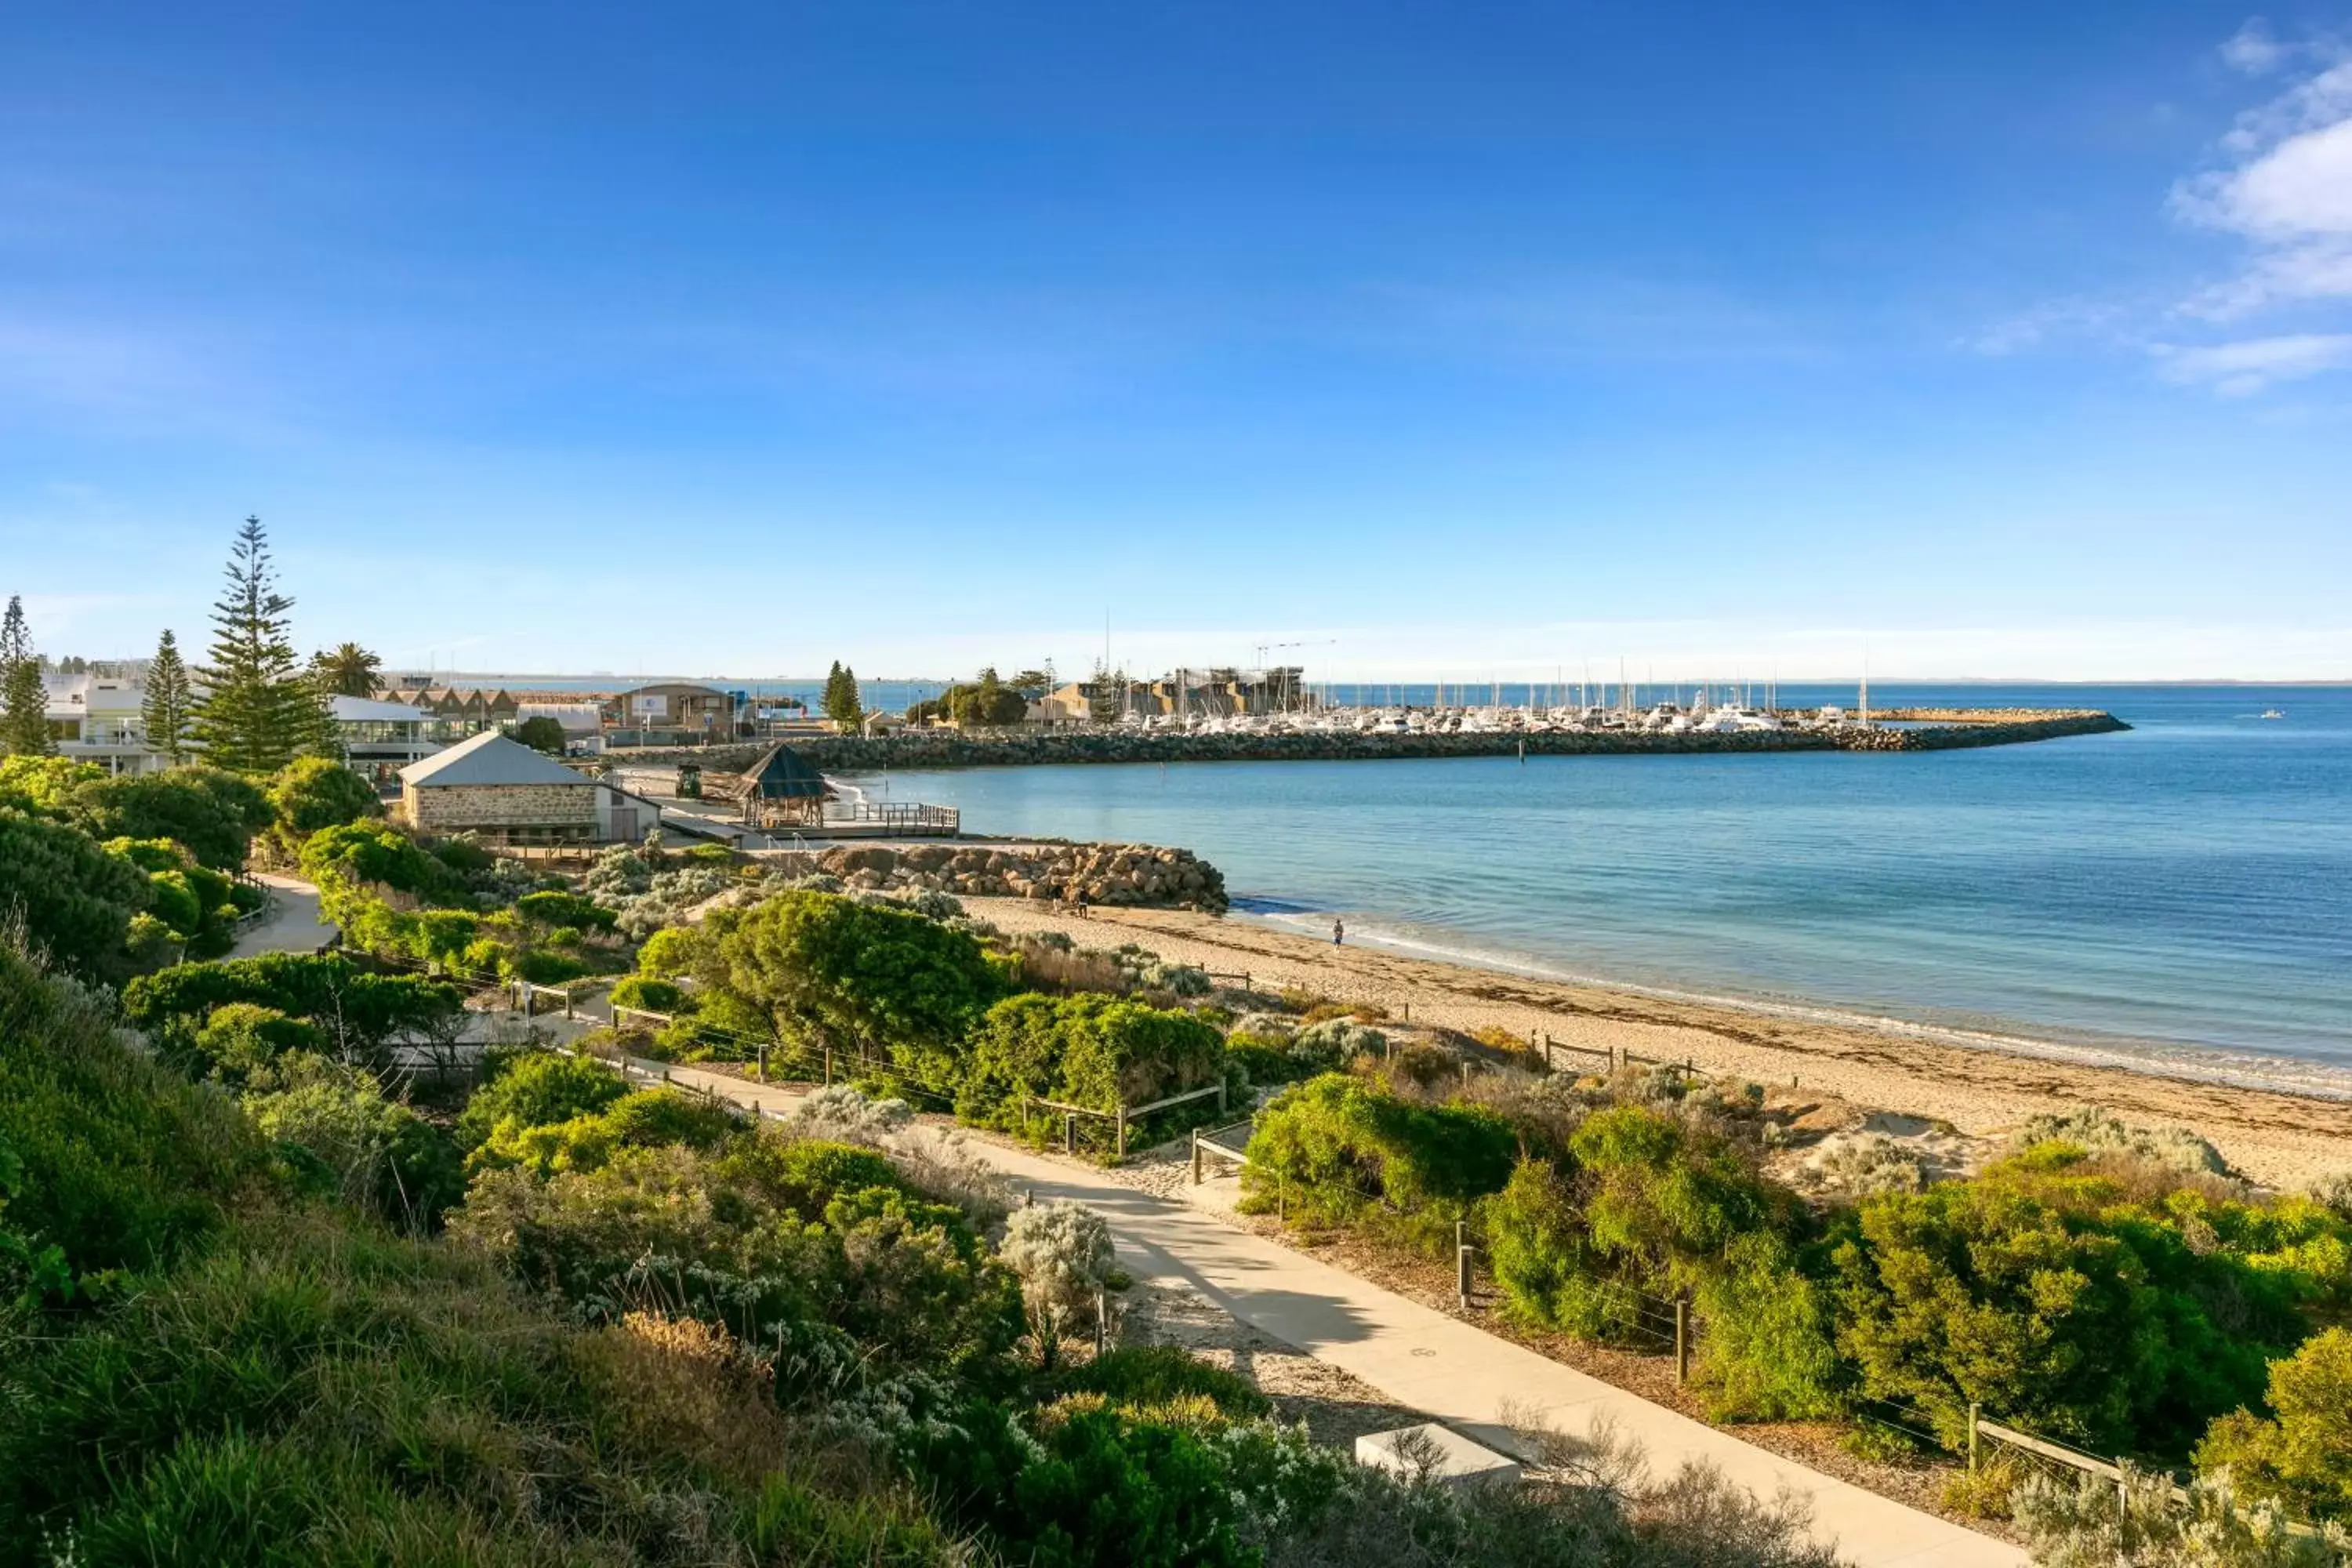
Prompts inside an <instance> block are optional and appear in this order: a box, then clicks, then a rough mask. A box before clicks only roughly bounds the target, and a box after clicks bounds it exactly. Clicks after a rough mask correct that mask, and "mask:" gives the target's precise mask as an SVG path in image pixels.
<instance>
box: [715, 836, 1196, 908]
mask: <svg viewBox="0 0 2352 1568" xmlns="http://www.w3.org/2000/svg"><path fill="white" fill-rule="evenodd" d="M757 858H760V859H762V860H770V861H772V862H774V863H775V864H776V865H777V866H778V868H779V869H785V870H790V871H793V872H795V873H801V874H805V873H807V872H809V871H821V872H823V873H824V874H825V875H827V876H830V877H838V878H840V879H842V881H844V882H845V883H846V884H848V885H849V886H850V887H852V888H860V889H871V890H874V891H897V892H907V891H917V892H938V893H953V894H957V895H960V896H962V897H967V898H982V899H1045V900H1055V901H1059V902H1063V903H1075V902H1076V901H1077V900H1080V899H1084V900H1086V901H1087V902H1088V903H1090V904H1102V905H1119V906H1123V907H1127V908H1133V909H1155V910H1201V911H1202V912H1203V913H1205V914H1213V915H1221V914H1223V913H1224V912H1225V910H1226V908H1227V907H1228V903H1229V900H1227V899H1226V897H1225V878H1224V873H1223V872H1222V871H1220V870H1218V869H1217V868H1215V867H1214V866H1212V865H1210V864H1209V863H1208V862H1207V861H1206V860H1203V859H1202V858H1200V857H1199V856H1197V855H1195V854H1193V853H1192V851H1191V850H1190V849H1169V848H1164V847H1160V846H1159V845H1156V844H1018V845H992V844H975V843H971V842H961V843H940V844H917V845H897V844H890V845H885V844H865V845H843V846H841V847H836V848H832V849H823V850H814V851H806V850H791V849H788V850H773V851H767V852H763V853H760V854H758V855H757Z"/></svg>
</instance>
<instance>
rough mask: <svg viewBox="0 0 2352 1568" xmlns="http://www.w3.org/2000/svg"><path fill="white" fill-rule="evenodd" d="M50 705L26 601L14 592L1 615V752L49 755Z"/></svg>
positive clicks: (54, 746)
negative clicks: (27, 626)
mask: <svg viewBox="0 0 2352 1568" xmlns="http://www.w3.org/2000/svg"><path fill="white" fill-rule="evenodd" d="M48 706H49V694H48V689H47V688H46V687H44V686H43V685H42V684H41V661H40V658H39V656H38V655H37V654H35V653H34V652H33V635H32V633H31V632H29V631H27V630H26V627H25V601H24V600H23V599H21V598H19V597H18V596H17V595H14V594H11V595H8V613H7V614H6V615H5V616H0V754H6V755H14V756H20V757H46V756H47V755H48V754H49V753H50V752H54V751H56V750H57V746H56V745H55V743H54V742H51V741H50V739H49V716H48Z"/></svg>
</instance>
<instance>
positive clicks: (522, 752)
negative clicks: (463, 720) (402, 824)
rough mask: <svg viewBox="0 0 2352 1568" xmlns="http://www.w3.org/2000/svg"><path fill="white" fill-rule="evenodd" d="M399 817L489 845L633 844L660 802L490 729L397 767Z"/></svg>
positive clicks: (657, 814) (656, 820)
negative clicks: (476, 836)
mask: <svg viewBox="0 0 2352 1568" xmlns="http://www.w3.org/2000/svg"><path fill="white" fill-rule="evenodd" d="M400 811H401V816H403V817H404V819H405V820H406V821H407V822H408V825H409V826H412V827H415V828H416V829H418V830H419V831H421V832H425V833H476V834H479V835H480V836H481V837H483V838H484V839H486V840H488V841H489V842H491V843H493V844H600V843H602V844H611V843H620V844H634V843H635V842H636V841H637V840H639V839H641V838H643V837H645V836H646V832H647V831H648V830H649V829H651V828H654V827H656V826H659V825H660V823H661V807H660V806H659V805H656V804H655V803H654V802H652V801H649V800H646V799H645V798H644V797H643V796H640V795H632V794H630V793H629V792H628V791H627V790H625V789H624V788H622V787H621V785H620V784H617V783H615V782H614V781H613V780H611V779H602V778H592V777H590V776H589V775H588V774H586V773H581V772H579V771H577V770H576V769H572V768H567V767H565V766H564V765H563V764H562V763H559V762H557V761H555V760H554V759H553V758H551V757H548V756H545V755H542V754H541V753H540V752H534V751H532V750H531V749H530V747H529V746H526V745H523V744H521V743H520V742H515V741H509V739H507V738H506V737H505V736H504V735H501V734H499V733H497V732H496V731H488V732H485V733H483V734H479V735H477V736H475V737H474V738H473V739H472V740H470V741H462V742H458V743H457V745H454V746H452V747H450V748H449V749H448V750H447V751H446V752H436V753H435V754H434V755H432V756H429V757H427V758H425V760H424V761H423V762H420V763H412V764H410V765H409V766H407V767H404V768H403V769H401V770H400Z"/></svg>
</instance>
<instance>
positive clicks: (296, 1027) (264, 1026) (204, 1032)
mask: <svg viewBox="0 0 2352 1568" xmlns="http://www.w3.org/2000/svg"><path fill="white" fill-rule="evenodd" d="M194 1047H195V1049H194V1054H195V1056H196V1057H197V1058H201V1060H202V1062H203V1063H204V1065H205V1068H206V1071H207V1076H209V1077H211V1078H214V1079H219V1080H221V1081H223V1082H225V1083H228V1084H231V1085H233V1086H237V1087H242V1086H244V1085H245V1084H247V1083H248V1082H250V1081H253V1080H254V1079H268V1077H269V1075H270V1072H271V1069H273V1068H276V1067H277V1065H278V1062H279V1061H281V1060H283V1059H284V1058H286V1057H288V1056H290V1055H295V1054H302V1055H309V1056H318V1057H323V1056H325V1055H326V1054H327V1053H328V1051H329V1050H330V1049H331V1046H330V1044H329V1041H328V1039H327V1034H326V1031H325V1030H323V1029H321V1028H320V1027H319V1026H317V1025H316V1024H313V1023H311V1022H310V1020H309V1019H307V1018H294V1017H289V1016H287V1015H286V1014H284V1013H281V1012H279V1011H278V1009H277V1008H275V1007H265V1006H263V1005H261V1004H259V1003H257V1002H225V1003H223V1004H222V1005H219V1006H217V1007H215V1008H214V1009H213V1010H212V1012H211V1013H210V1014H209V1015H207V1016H206V1017H205V1023H204V1026H203V1027H202V1028H200V1029H198V1030H197V1031H196V1033H195V1039H194ZM192 1065H193V1064H192Z"/></svg>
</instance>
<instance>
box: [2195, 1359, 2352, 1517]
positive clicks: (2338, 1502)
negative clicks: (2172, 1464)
mask: <svg viewBox="0 0 2352 1568" xmlns="http://www.w3.org/2000/svg"><path fill="white" fill-rule="evenodd" d="M2268 1403H2269V1407H2270V1409H2271V1411H2272V1415H2271V1416H2270V1418H2269V1419H2267V1420H2264V1419H2262V1418H2260V1417H2258V1416H2256V1415H2253V1414H2252V1412H2251V1411H2246V1410H2240V1411H2237V1412H2235V1413H2234V1414H2231V1415H2224V1416H2222V1417H2221V1419H2220V1420H2218V1421H2216V1422H2214V1423H2213V1426H2212V1428H2211V1429H2210V1431H2208V1432H2207V1433H2206V1435H2205V1440H2204V1441H2203V1442H2202V1443H2200V1445H2199V1446H2198V1448H2197V1468H2198V1469H2199V1471H2200V1472H2201V1473H2206V1474H2210V1473H2212V1472H2215V1471H2218V1470H2221V1469H2225V1468H2226V1469H2227V1470H2228V1471H2229V1472H2230V1477H2231V1480H2233V1481H2234V1482H2235V1483H2236V1484H2237V1487H2238V1489H2239V1490H2240V1491H2242V1492H2243V1493H2245V1494H2247V1495H2248V1496H2250V1497H2256V1498H2270V1499H2274V1500H2277V1501H2280V1502H2283V1503H2284V1504H2286V1505H2287V1506H2288V1507H2289V1508H2290V1509H2292V1510H2294V1512H2296V1513H2298V1514H2301V1515H2303V1516H2305V1517H2306V1518H2312V1519H2337V1520H2343V1521H2347V1522H2352V1330H2347V1329H2342V1328H2334V1329H2329V1330H2327V1331H2326V1332H2324V1333H2321V1334H2318V1335H2315V1336H2314V1337H2313V1338H2312V1339H2311V1340H2310V1341H2308V1342H2305V1345H2304V1346H2303V1348H2302V1349H2301V1350H2299V1351H2297V1352H2295V1353H2294V1355H2292V1356H2289V1357H2287V1358H2286V1359H2285V1360H2284V1361H2275V1362H2273V1363H2271V1366H2270V1385H2269V1402H2268Z"/></svg>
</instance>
